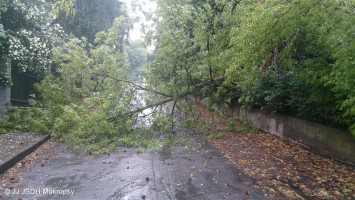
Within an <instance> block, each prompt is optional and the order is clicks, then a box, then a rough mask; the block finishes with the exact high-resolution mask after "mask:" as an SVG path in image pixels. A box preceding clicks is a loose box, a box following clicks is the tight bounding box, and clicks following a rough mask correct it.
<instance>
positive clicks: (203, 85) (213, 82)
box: [107, 75, 225, 121]
mask: <svg viewBox="0 0 355 200" xmlns="http://www.w3.org/2000/svg"><path fill="white" fill-rule="evenodd" d="M224 79H225V75H220V76H217V77H216V78H213V79H212V80H209V81H205V82H202V83H200V84H197V85H196V86H194V87H193V88H192V89H191V90H189V91H186V92H183V93H181V94H179V95H177V96H175V97H169V98H166V99H164V100H162V101H159V102H156V103H153V104H149V105H147V106H144V107H141V108H137V109H136V110H133V111H130V112H127V113H124V114H122V115H116V116H114V117H110V118H108V119H107V120H108V121H114V120H115V119H118V118H120V117H122V116H131V115H133V114H134V113H139V112H142V111H144V110H146V109H149V108H153V107H156V106H160V105H163V104H166V103H168V102H171V101H174V102H176V101H178V100H179V99H181V98H183V97H186V96H187V95H190V94H192V93H194V92H196V91H197V90H199V89H201V88H203V87H206V86H209V85H213V84H215V83H217V82H220V81H222V80H224ZM148 91H149V90H148ZM175 104H176V103H174V107H175Z"/></svg>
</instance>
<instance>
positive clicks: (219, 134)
mask: <svg viewBox="0 0 355 200" xmlns="http://www.w3.org/2000/svg"><path fill="white" fill-rule="evenodd" d="M223 137H224V134H223V133H218V134H213V133H211V134H209V135H208V138H209V139H222V138H223Z"/></svg>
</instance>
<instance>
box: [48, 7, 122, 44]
mask: <svg viewBox="0 0 355 200" xmlns="http://www.w3.org/2000/svg"><path fill="white" fill-rule="evenodd" d="M52 2H53V3H55V5H58V6H60V4H61V3H62V4H63V6H61V7H64V9H62V11H57V10H55V11H56V12H55V13H56V14H57V15H58V18H57V19H56V20H55V21H56V22H57V23H59V24H60V25H61V26H62V27H63V28H64V30H65V31H66V32H67V33H72V34H73V35H74V36H75V37H77V38H81V37H86V38H87V40H88V42H89V43H92V44H93V43H94V40H95V35H96V33H97V32H100V31H104V30H107V29H109V28H110V27H111V26H112V23H113V21H114V20H115V18H116V17H119V16H126V15H127V14H126V12H125V10H124V7H123V3H122V2H120V1H117V0H105V1H102V0H75V1H73V0H65V1H63V0H62V2H61V1H57V0H52ZM70 8H72V9H74V10H75V12H74V14H70V13H73V12H72V11H71V9H70ZM126 17H127V16H126ZM120 42H123V38H121V39H120Z"/></svg>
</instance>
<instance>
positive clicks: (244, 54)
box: [0, 0, 355, 153]
mask: <svg viewBox="0 0 355 200" xmlns="http://www.w3.org/2000/svg"><path fill="white" fill-rule="evenodd" d="M0 2H1V4H4V5H6V6H5V7H4V8H2V9H1V20H3V19H5V17H6V16H7V14H11V13H13V12H7V11H9V9H10V8H11V6H13V7H15V5H17V4H20V3H19V2H21V1H13V2H14V3H9V2H7V1H0ZM31 2H32V1H28V5H31V6H35V5H37V4H36V3H34V2H37V1H33V2H32V4H31ZM41 2H42V1H41ZM56 2H57V3H58V4H57V5H56V6H59V7H61V9H64V10H63V11H62V12H63V13H62V14H64V13H69V15H68V17H67V16H65V15H61V18H60V19H59V21H60V20H63V21H62V22H61V23H62V24H63V26H65V27H66V29H69V32H72V33H74V35H76V36H78V37H79V36H80V37H81V36H87V38H85V37H84V38H80V39H78V38H74V37H72V38H70V39H69V40H68V41H67V42H65V43H63V44H62V45H53V44H52V42H53V41H60V40H59V39H58V40H55V39H54V38H60V37H59V35H60V34H59V33H61V31H59V33H58V34H56V35H55V37H54V36H53V37H52V36H50V37H49V36H48V35H47V34H45V36H46V37H44V36H43V37H40V39H35V38H36V37H39V36H38V35H37V33H38V34H42V33H47V32H46V31H45V30H47V29H41V28H38V29H35V30H37V31H38V30H40V31H39V32H36V31H32V32H30V33H28V28H26V27H27V25H26V23H27V22H31V23H32V21H31V20H32V18H31V20H29V19H27V16H28V15H29V14H28V13H27V12H29V11H28V10H29V9H26V10H25V9H24V8H25V7H24V8H22V7H21V9H20V8H18V9H20V11H19V14H18V15H17V16H16V17H22V18H23V21H24V22H26V23H24V24H20V25H19V28H18V30H17V29H16V28H8V27H9V26H8V25H6V23H8V21H6V23H5V21H4V20H3V21H1V26H0V41H1V45H2V46H0V47H1V48H2V51H1V53H2V55H5V56H8V57H11V58H12V59H13V60H14V61H15V62H17V66H19V69H25V70H27V69H33V70H35V69H38V70H40V69H42V71H43V69H45V66H46V65H47V61H48V63H49V64H51V65H52V68H53V74H52V75H49V76H47V77H46V78H45V79H44V80H43V81H42V83H41V84H38V85H37V86H36V88H37V90H38V92H39V94H40V96H39V97H35V98H34V99H36V100H31V104H32V106H33V108H30V109H28V110H26V111H23V110H21V109H20V110H17V109H15V110H14V111H13V112H9V114H8V115H6V116H5V117H3V118H1V120H0V122H1V124H0V132H9V131H36V132H45V133H51V134H52V135H53V136H55V137H57V138H60V139H61V140H64V141H66V142H67V143H68V144H69V145H70V146H71V147H74V148H80V149H86V150H89V151H93V152H96V153H100V152H107V151H109V150H112V149H114V147H115V146H116V145H117V144H122V145H129V144H130V145H132V144H134V145H143V146H148V145H152V144H155V142H154V141H153V140H151V139H144V138H146V137H151V136H152V134H151V131H159V132H166V131H167V130H168V129H167V127H168V126H167V125H174V120H173V118H172V117H168V115H169V114H170V113H173V112H174V109H179V108H182V106H187V107H186V108H188V106H189V105H188V101H185V102H182V101H181V102H178V100H179V99H182V98H183V97H186V96H187V95H188V94H194V95H200V97H202V98H204V99H203V102H205V103H206V104H209V105H210V106H211V108H212V109H215V110H217V106H215V103H216V102H218V103H235V102H238V103H241V104H243V105H244V106H246V107H248V108H253V107H258V108H262V109H267V110H269V111H271V112H278V113H286V114H292V115H295V116H297V117H301V118H304V119H308V120H313V121H317V122H321V123H324V124H329V125H333V126H337V127H341V128H348V129H349V130H350V131H351V132H352V133H353V134H354V135H355V79H354V77H355V67H354V65H355V58H354V55H355V52H354V51H355V48H354V47H355V24H354V23H353V22H354V21H355V16H354V15H355V13H354V9H355V3H353V2H349V1H332V0H323V1H319V0H294V1H283V0H268V1H261V0H260V1H246V0H245V1H244V0H242V1H224V0H208V1H204V0H179V1H177V0H171V1H166V0H158V1H157V3H158V6H159V8H158V11H157V12H156V15H152V17H153V18H154V20H155V23H156V32H155V33H154V35H153V36H152V35H151V33H149V34H148V35H147V37H148V38H150V39H152V41H154V42H155V44H156V50H155V52H154V53H155V54H154V59H153V60H152V62H151V63H150V64H149V66H148V72H147V73H143V70H142V69H143V68H144V67H145V64H146V62H147V59H148V57H149V55H148V54H147V51H146V50H144V49H143V48H142V47H141V46H140V45H139V43H138V42H134V41H130V42H127V40H126V39H127V38H128V30H129V29H130V27H131V20H130V19H128V18H127V17H126V14H117V13H115V14H112V13H111V10H110V11H109V12H108V13H105V12H101V11H103V8H105V6H106V7H107V5H108V4H102V5H100V6H98V7H95V5H97V4H98V1H79V0H77V1H76V3H75V4H73V2H74V1H73V0H61V1H56ZM60 2H72V3H71V4H70V5H75V8H76V9H74V10H76V11H75V12H74V13H75V16H71V15H70V13H73V11H72V8H71V7H70V6H69V8H67V7H66V6H65V5H67V4H63V5H64V6H63V5H62V4H61V3H60ZM89 2H91V3H93V4H90V6H88V5H89ZM116 3H117V2H116ZM116 3H115V4H113V5H114V7H113V8H112V9H114V10H116V11H118V10H119V9H118V8H121V4H120V3H117V4H116ZM21 5H22V4H21ZM23 5H25V4H23ZM26 5H27V4H26ZM38 5H43V6H45V5H46V4H42V3H39V2H38ZM94 7H95V8H94ZM29 8H30V7H29ZM43 8H45V7H43ZM83 8H85V9H83ZM55 9H56V8H55ZM93 9H101V11H100V12H98V13H96V15H97V16H96V15H91V14H92V13H91V11H93ZM14 10H15V9H14ZM49 10H50V9H49ZM55 11H56V10H55ZM56 12H59V13H60V11H56ZM112 12H113V11H112ZM6 13H7V14H6ZM45 13H47V15H48V16H52V15H51V14H50V13H51V12H50V11H48V10H46V12H45ZM80 13H81V14H80ZM88 14H90V17H89V16H88V18H85V19H90V20H88V21H85V22H81V21H80V20H82V19H83V16H84V15H85V16H86V15H88ZM47 15H46V16H47ZM36 16H37V15H36ZM40 16H42V17H43V16H45V14H43V15H40ZM48 16H47V17H45V19H46V20H51V21H45V22H42V21H40V22H38V23H34V24H35V25H36V26H34V27H37V25H38V26H39V27H41V25H43V24H42V23H47V24H48V23H49V24H51V25H50V26H48V27H56V26H55V25H52V24H53V19H54V18H53V17H52V18H50V17H48ZM113 16H119V17H116V18H115V20H114V21H113V23H112V26H111V28H109V29H108V26H109V25H108V24H110V23H109V22H110V20H112V18H113ZM13 17H15V16H12V17H10V16H9V19H11V20H12V18H13ZM22 18H21V19H22ZM39 18H40V17H39ZM94 19H100V20H103V21H105V23H103V24H100V20H99V22H98V21H95V20H94ZM11 20H10V21H11ZM26 20H27V21H26ZM65 20H67V21H65ZM10 21H9V22H10ZM36 22H37V21H36ZM106 22H107V23H106ZM78 23H79V24H80V26H78V27H77V26H75V24H78ZM13 24H14V23H13ZM101 25H103V26H101ZM30 27H33V26H30ZM48 27H47V26H46V28H48ZM58 27H59V26H58ZM103 29H105V31H101V32H97V31H99V30H103ZM106 29H107V30H106ZM9 30H11V31H9ZM12 30H13V31H12ZM52 30H53V31H54V30H57V29H50V28H48V33H52V32H53V31H52ZM58 30H59V29H58ZM87 30H92V32H91V31H87ZM43 31H44V32H43ZM20 33H21V34H28V35H26V37H25V38H27V40H22V39H21V38H22V37H20V36H21V34H20ZM47 36H48V37H49V38H50V39H46V38H47ZM31 37H33V38H34V39H33V42H31V41H32V40H29V39H28V38H31ZM11 38H12V39H11ZM14 38H15V39H16V38H17V40H15V39H14ZM18 38H20V39H18ZM16 41H19V42H17V43H16ZM34 41H36V42H37V43H38V44H37V43H35V42H34ZM11 42H12V43H14V45H12V43H11ZM48 42H49V44H48ZM32 43H33V44H32ZM11 45H12V46H11ZM21 45H22V46H21ZM36 45H37V46H39V47H41V48H46V47H50V49H52V50H51V51H44V50H39V49H35V50H34V54H33V53H30V54H29V55H33V56H34V57H31V58H30V59H32V60H28V59H29V58H27V57H23V56H22V55H27V53H26V52H27V51H26V52H25V53H21V52H22V51H21V50H20V49H15V47H16V48H19V46H21V48H23V47H25V48H24V49H26V48H28V49H31V50H32V49H34V48H35V47H36V48H37V46H36ZM54 46H56V47H55V48H53V47H54ZM39 47H38V48H39ZM20 51H21V52H20ZM29 51H30V50H29ZM20 53H21V54H20ZM18 54H20V55H21V56H22V57H20V58H21V59H18V60H16V59H17V57H16V55H18ZM30 61H31V62H30ZM40 63H42V64H43V65H39V64H40ZM142 74H144V76H145V77H146V78H147V79H148V81H149V83H150V84H149V85H148V86H144V87H143V86H142V85H137V84H136V83H135V82H134V81H137V75H142ZM220 75H225V76H220ZM216 77H219V78H216ZM221 77H222V78H223V77H225V78H224V81H223V82H221V81H220V80H222V78H221ZM132 80H133V81H132ZM142 90H143V91H145V92H142ZM143 99H144V100H143ZM169 101H172V102H174V103H173V105H171V106H170V107H169V106H166V107H164V106H163V104H164V103H167V102H169ZM179 103H181V104H179ZM184 103H185V104H184ZM186 103H187V104H186ZM168 107H169V108H170V110H169V109H167V108H168ZM145 108H149V109H151V110H149V111H145V112H143V113H142V112H141V111H144V110H146V109H145ZM171 108H172V110H171ZM167 110H169V112H167ZM184 110H185V114H188V113H189V112H188V109H184ZM137 113H140V114H139V115H138V118H137ZM190 114H194V113H193V112H192V113H190ZM146 116H153V117H152V118H149V120H148V123H139V122H138V121H137V119H139V118H143V117H146ZM187 119H189V118H187ZM187 121H188V120H187ZM146 122H147V121H146ZM167 122H169V124H168V123H167ZM147 126H149V128H147ZM169 128H170V127H169ZM137 133H145V134H137ZM128 135H131V136H130V137H128ZM132 138H133V139H132Z"/></svg>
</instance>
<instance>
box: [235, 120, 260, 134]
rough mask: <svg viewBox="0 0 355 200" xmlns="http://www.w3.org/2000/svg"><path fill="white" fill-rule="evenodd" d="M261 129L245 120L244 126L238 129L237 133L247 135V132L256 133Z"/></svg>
mask: <svg viewBox="0 0 355 200" xmlns="http://www.w3.org/2000/svg"><path fill="white" fill-rule="evenodd" d="M259 130H260V129H259V128H258V127H256V126H255V125H254V124H253V123H252V122H251V121H250V120H244V121H243V122H242V125H241V126H240V127H238V128H237V129H236V132H237V133H246V132H256V131H259Z"/></svg>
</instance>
